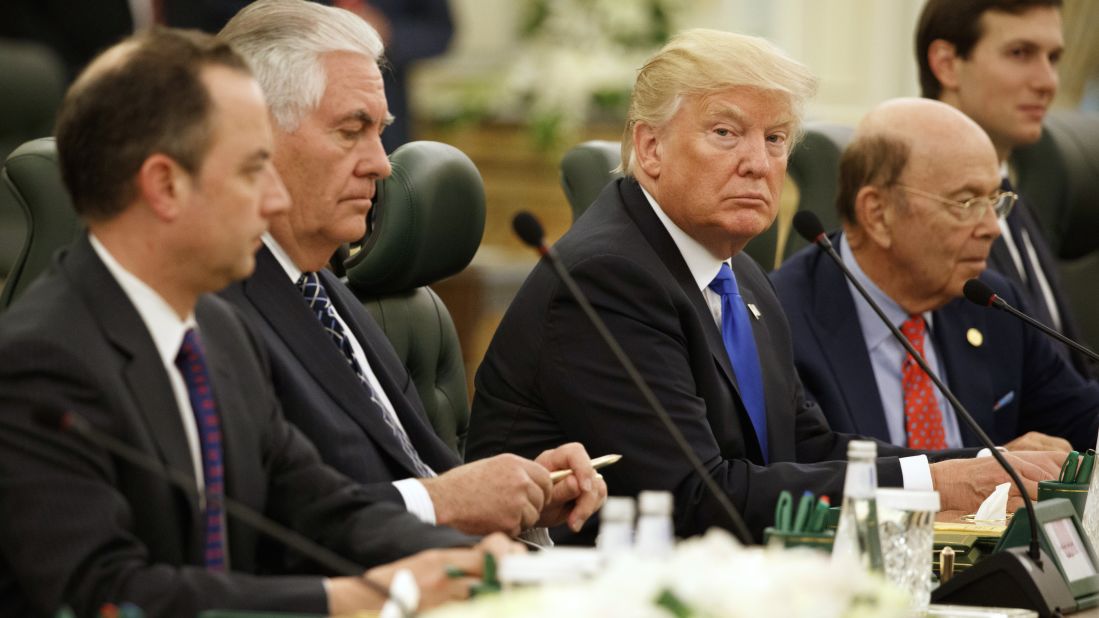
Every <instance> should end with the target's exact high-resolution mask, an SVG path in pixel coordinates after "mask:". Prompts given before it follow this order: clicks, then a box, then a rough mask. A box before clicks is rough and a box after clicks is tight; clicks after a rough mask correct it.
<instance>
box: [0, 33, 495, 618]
mask: <svg viewBox="0 0 1099 618" xmlns="http://www.w3.org/2000/svg"><path fill="white" fill-rule="evenodd" d="M57 143H58V151H59V157H60V161H61V168H62V174H63V177H64V179H65V183H66V186H67V187H68V189H69V191H70V193H71V194H72V197H73V203H74V206H75V208H76V210H77V212H78V214H79V215H80V217H81V218H82V220H83V221H84V223H85V224H86V225H87V234H86V235H84V236H82V237H81V238H80V239H78V240H77V241H76V242H75V244H74V245H73V246H72V247H70V248H69V249H68V250H67V251H66V252H64V253H62V254H61V255H60V256H59V258H58V260H57V262H56V263H55V264H54V266H53V268H52V269H51V271H50V272H49V273H47V274H46V275H44V276H43V277H42V278H41V279H40V280H39V281H38V282H36V283H35V285H34V286H32V288H31V289H29V290H28V291H27V293H26V294H25V295H24V296H23V297H22V298H21V299H20V300H19V302H17V303H15V304H14V305H13V306H12V307H11V308H10V309H9V310H8V311H7V313H5V315H4V316H3V319H0V511H2V514H0V554H2V559H0V590H3V594H2V595H0V614H3V615H19V616H27V615H43V616H44V615H53V614H54V612H56V611H57V609H58V607H59V606H62V605H70V606H71V607H72V608H73V609H74V610H75V611H76V613H77V614H78V615H93V614H94V613H95V612H96V611H97V610H98V608H99V607H100V606H101V605H102V604H104V603H121V602H132V603H135V604H137V605H138V606H140V607H142V608H143V609H144V610H145V612H146V614H147V615H150V616H194V615H196V614H197V613H199V612H200V611H202V610H204V609H210V608H228V609H231V608H242V609H256V610H280V611H297V612H308V613H336V614H338V613H345V612H350V611H353V610H356V609H364V608H377V607H379V606H380V605H381V602H382V601H383V599H382V598H380V597H379V596H378V595H377V594H376V593H375V592H373V591H372V590H371V589H370V588H369V587H368V586H367V585H366V584H365V583H364V582H363V580H362V579H361V578H360V577H334V578H329V579H325V578H324V577H321V576H315V575H314V576H307V575H293V576H290V575H259V574H261V573H263V574H266V573H271V572H273V571H275V570H276V569H277V568H278V564H277V563H274V562H273V561H272V560H270V559H265V558H266V557H267V556H268V555H269V554H270V553H271V551H270V550H271V549H273V548H275V546H274V545H271V541H270V540H263V539H261V538H260V536H259V534H258V532H257V531H256V530H255V529H253V528H252V527H250V526H248V525H246V524H243V523H241V522H240V521H238V520H236V519H235V518H233V517H231V516H228V515H227V513H226V510H225V507H224V504H223V498H231V499H234V500H236V501H238V502H240V503H243V504H244V505H246V506H248V507H251V508H252V509H254V510H256V511H259V512H261V513H263V514H265V515H266V516H268V517H270V518H272V519H274V520H276V521H278V522H281V523H282V524H284V525H286V526H289V527H291V528H293V529H295V530H296V531H298V532H299V533H301V534H304V535H306V536H308V537H310V538H311V539H313V540H314V541H315V542H317V543H320V544H322V545H325V546H326V547H328V548H329V549H331V550H333V551H336V552H339V553H341V554H343V555H345V556H347V557H348V558H350V559H352V560H355V561H357V562H359V563H361V564H363V565H366V566H369V567H374V568H371V569H370V570H369V571H367V573H366V575H367V576H368V577H370V578H371V579H373V580H375V581H377V582H379V583H381V584H382V585H387V584H388V580H389V579H390V578H391V577H392V575H393V573H394V571H395V570H396V569H398V568H409V569H411V570H412V572H413V574H414V576H415V577H416V579H417V581H418V582H419V583H420V585H421V587H422V589H423V592H424V593H425V595H426V596H425V601H426V604H429V605H430V604H434V603H439V602H441V601H444V600H446V599H450V598H457V597H462V596H465V595H466V594H468V585H469V583H470V580H469V579H467V578H461V579H460V580H458V581H457V582H451V581H449V580H447V578H446V576H445V574H444V571H445V567H446V565H447V564H451V565H455V566H459V567H461V568H464V569H469V570H470V572H471V573H476V571H477V568H478V567H477V565H478V563H479V562H480V560H481V559H482V552H481V551H480V550H473V549H451V550H445V551H435V552H431V553H419V554H416V555H414V556H412V557H410V558H405V559H402V557H404V556H408V555H410V554H413V553H415V552H418V551H420V550H423V549H426V548H430V547H447V546H455V547H458V546H469V545H472V544H474V543H475V542H476V539H473V538H471V537H468V536H465V535H463V534H460V533H458V532H455V531H453V530H449V529H447V528H442V527H439V528H436V527H433V526H427V525H424V524H423V523H421V522H420V521H418V520H416V519H415V518H414V517H411V516H410V515H408V514H407V513H405V512H404V510H403V509H399V508H395V507H393V506H391V505H388V504H384V503H378V502H375V501H374V500H372V499H371V498H370V497H369V496H367V495H366V494H365V493H364V492H362V491H361V490H360V489H359V487H358V485H357V484H355V483H354V482H353V481H351V480H350V479H348V478H346V477H345V476H343V475H341V474H339V473H337V472H336V471H335V470H332V469H331V468H329V467H327V466H325V465H323V464H322V463H321V461H320V458H319V457H318V456H317V453H316V451H315V450H314V448H313V446H312V445H311V444H310V443H309V442H308V440H306V439H305V438H304V437H302V435H301V434H300V433H299V432H298V431H297V430H296V429H294V428H293V427H292V426H291V425H290V424H289V423H287V422H286V421H285V420H284V418H283V417H282V414H281V412H280V410H279V406H278V402H277V399H276V398H275V395H274V393H273V391H272V389H271V385H270V377H269V373H268V372H267V367H266V364H265V362H266V361H265V360H264V357H263V353H262V350H261V347H260V345H259V343H258V342H257V340H256V338H255V337H254V335H253V334H252V333H251V332H250V331H249V330H248V329H247V328H246V327H245V325H244V323H243V322H242V321H241V320H240V318H239V317H238V316H237V315H236V313H235V312H234V311H233V310H232V308H231V307H229V306H228V305H227V304H226V303H224V302H223V301H221V300H219V299H217V298H216V297H213V296H211V295H210V294H209V293H210V292H212V291H214V290H217V289H220V288H222V287H224V286H225V285H227V284H228V283H230V282H231V281H233V280H236V279H239V278H241V277H244V276H247V275H248V274H249V273H250V272H251V271H252V268H253V265H254V252H255V250H256V248H257V247H258V246H259V243H260V237H261V235H262V234H263V233H264V231H265V230H266V229H267V224H268V220H269V219H270V218H271V217H272V216H274V215H276V214H278V213H281V212H285V210H286V209H287V207H288V205H289V201H288V199H287V196H286V191H285V189H284V187H283V186H282V184H281V182H280V180H279V178H278V175H277V174H276V172H275V170H274V169H273V167H272V163H271V155H272V152H273V147H274V144H273V141H272V137H271V129H270V126H269V124H268V120H267V114H266V107H265V103H264V99H263V95H262V92H261V91H260V89H259V86H258V85H257V84H256V82H255V81H254V80H253V79H252V77H251V74H250V71H249V69H248V67H247V65H246V64H245V63H244V61H243V60H242V59H241V58H240V57H239V56H237V55H236V54H235V52H233V51H232V50H231V48H229V46H227V45H226V44H224V43H222V42H220V41H217V40H216V39H214V38H213V37H210V36H207V35H199V34H195V33H186V32H176V31H168V30H154V31H152V32H150V33H147V34H144V35H141V36H138V37H136V38H133V39H130V40H127V41H125V42H123V43H121V44H119V45H117V46H115V47H113V48H111V49H109V50H108V51H106V52H105V53H104V54H103V55H102V56H100V57H99V58H98V59H97V60H96V61H95V62H93V64H92V65H91V66H90V67H89V68H88V69H87V71H86V72H84V73H83V74H82V76H81V77H80V78H79V79H78V80H77V81H76V83H75V84H74V85H73V87H72V89H71V90H70V91H69V93H68V95H67V97H66V100H65V103H64V104H63V107H62V111H61V115H60V119H59V121H58V126H57ZM42 410H45V411H47V413H50V414H55V413H60V412H71V413H75V414H77V415H79V416H80V417H82V418H83V419H84V420H85V421H86V422H87V423H88V424H89V425H90V426H92V427H94V428H95V429H97V430H98V431H100V432H103V433H105V434H107V435H108V436H109V437H110V438H112V439H114V440H117V441H120V442H122V443H124V444H127V445H129V446H130V447H132V448H134V449H136V450H138V451H140V452H142V453H143V454H145V455H146V456H148V457H150V458H152V459H154V460H157V461H159V462H161V463H162V464H163V465H164V466H165V467H166V468H169V469H171V470H173V471H175V472H177V473H180V474H183V475H185V476H187V477H191V478H193V479H194V480H195V483H196V486H197V488H198V489H199V491H198V495H195V494H194V493H192V492H187V491H184V490H182V489H180V488H178V487H176V486H174V485H172V484H170V483H168V482H167V481H165V480H164V479H163V478H161V477H160V476H159V475H155V474H151V473H149V472H146V471H145V470H143V469H141V468H139V467H137V466H135V465H133V464H131V463H130V462H128V461H126V460H124V459H122V458H119V457H117V456H115V455H114V454H113V452H112V451H111V450H110V449H107V448H105V447H103V446H101V444H102V443H101V442H99V441H97V440H91V439H86V438H85V437H83V435H81V434H80V433H79V432H74V431H65V430H64V429H62V428H59V427H49V426H43V425H42V424H39V423H38V422H36V417H37V416H39V415H40V414H41V411H42ZM485 543H489V544H492V545H494V546H496V548H497V549H502V548H504V547H507V546H509V545H510V544H509V543H508V542H507V541H506V540H505V539H503V538H501V537H495V538H493V539H491V540H486V541H485ZM395 560H396V561H397V562H393V563H392V564H383V563H388V562H391V561H395ZM378 565H381V566H378ZM463 580H464V581H463Z"/></svg>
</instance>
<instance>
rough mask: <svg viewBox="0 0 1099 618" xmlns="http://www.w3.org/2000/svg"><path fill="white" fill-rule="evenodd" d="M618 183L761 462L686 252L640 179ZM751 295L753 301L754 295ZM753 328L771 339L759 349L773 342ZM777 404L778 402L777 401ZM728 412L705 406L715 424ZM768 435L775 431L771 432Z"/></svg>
mask: <svg viewBox="0 0 1099 618" xmlns="http://www.w3.org/2000/svg"><path fill="white" fill-rule="evenodd" d="M619 186H620V187H621V195H622V203H623V204H624V205H625V207H626V212H627V214H628V215H629V217H630V218H631V219H632V220H633V221H634V223H635V224H636V225H637V227H638V229H639V230H640V231H641V233H642V235H643V236H644V237H645V239H646V240H647V241H648V242H649V244H650V245H651V246H652V247H653V250H654V251H655V252H656V254H657V255H658V256H659V257H660V259H661V261H662V262H663V263H664V265H665V266H666V267H667V268H668V272H669V273H670V274H671V276H672V277H673V278H674V279H675V281H676V283H677V284H678V285H679V287H680V289H681V290H682V291H683V293H684V294H686V295H687V298H688V299H689V300H690V302H691V306H692V307H693V308H694V310H695V314H696V318H697V319H698V321H699V322H700V323H701V324H702V329H703V331H704V332H705V334H706V343H707V347H708V348H709V350H710V355H711V356H712V357H713V360H714V364H715V365H717V367H718V368H719V371H720V373H721V375H722V376H724V378H725V381H726V383H727V384H728V386H729V389H730V390H731V391H732V392H733V393H734V394H735V396H736V400H737V402H738V404H739V405H738V406H737V410H736V414H737V421H738V422H739V427H740V431H742V432H744V433H745V434H746V436H750V437H745V438H744V442H743V444H744V448H746V449H747V450H748V452H749V453H750V454H751V457H752V459H753V460H755V461H760V462H761V461H762V460H763V458H762V452H761V450H760V448H759V438H758V436H757V435H756V434H755V430H754V428H753V426H752V421H751V419H750V418H749V417H748V412H747V408H746V407H745V406H744V400H743V399H742V398H741V396H740V389H739V387H738V386H737V383H736V374H735V373H734V372H733V365H732V361H730V360H729V353H728V352H727V351H726V350H725V342H724V340H723V339H722V338H721V330H720V329H719V328H718V325H717V323H716V322H715V320H714V316H713V313H712V312H711V311H710V306H709V305H708V304H707V303H706V298H705V297H704V296H703V295H702V290H700V289H698V286H697V284H696V283H695V279H694V277H693V276H691V271H690V269H689V268H688V267H687V263H686V261H684V260H683V255H682V254H681V253H680V252H679V247H677V246H676V244H675V241H674V240H672V237H671V235H669V234H668V230H667V229H666V228H665V227H664V225H663V223H661V222H660V219H658V218H657V216H656V213H654V212H653V210H652V207H651V206H650V205H649V202H648V200H646V199H645V195H644V194H643V193H642V192H641V189H640V186H639V185H638V184H637V182H636V181H632V180H626V181H621V183H620V185H619ZM749 259H750V258H749ZM736 261H737V260H736V258H734V263H735V262H736ZM738 282H739V277H738ZM742 292H743V287H742ZM752 298H753V300H754V296H753V297H752ZM749 302H751V301H749ZM759 321H760V320H753V322H759ZM752 331H753V336H758V335H761V333H762V336H764V337H765V338H768V341H767V343H763V342H761V341H760V339H758V338H757V339H756V348H757V350H762V349H763V348H762V347H761V346H763V345H769V344H770V341H769V337H768V334H767V333H766V327H765V326H761V325H757V324H753V325H752ZM761 356H762V355H761ZM760 362H761V370H766V369H768V368H767V367H763V366H762V362H763V361H762V359H761V361H760ZM763 383H764V401H765V402H766V403H765V405H767V406H770V405H772V402H773V401H774V398H775V397H776V396H778V394H777V393H774V392H769V391H768V385H769V381H768V380H767V379H766V374H764V380H763ZM774 405H779V404H778V403H775V404H774ZM726 414H728V411H726V410H722V409H717V408H716V407H707V409H706V415H707V418H708V419H709V422H710V425H711V426H712V427H721V426H724V425H727V424H728V419H727V418H723V416H724V415H726ZM771 416H772V415H770V414H768V415H767V417H768V421H767V423H768V425H767V427H768V430H769V432H770V430H771V429H772V427H773V428H774V430H775V431H776V432H781V431H786V428H785V427H782V426H773V425H772V421H771V420H770V417H771ZM780 425H781V424H780ZM769 435H776V434H774V433H769ZM779 435H782V434H779ZM785 435H789V434H785ZM768 442H769V444H768V447H770V443H771V442H774V440H771V439H769V440H768ZM775 456H777V455H776V454H775V453H772V458H773V457H775Z"/></svg>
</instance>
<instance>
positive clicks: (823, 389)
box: [771, 99, 1099, 451]
mask: <svg viewBox="0 0 1099 618" xmlns="http://www.w3.org/2000/svg"><path fill="white" fill-rule="evenodd" d="M998 167H999V166H998V164H997V160H996V151H995V149H994V148H993V143H992V142H991V141H990V140H989V138H988V136H987V135H986V134H985V132H984V131H983V130H981V128H980V127H979V126H978V125H977V124H976V123H975V122H973V121H972V120H971V119H970V118H969V117H967V116H966V115H965V114H962V113H961V112H959V111H958V110H956V109H954V108H952V107H950V106H949V105H946V104H943V103H940V102H938V101H931V100H927V99H898V100H894V101H888V102H886V103H884V104H882V105H880V106H878V107H877V108H875V109H874V110H873V111H871V112H870V113H869V114H867V115H866V117H865V118H864V119H863V121H862V122H861V123H860V124H859V126H858V128H857V129H856V131H855V135H854V139H853V141H852V143H851V145H850V146H848V148H847V151H846V152H845V153H844V155H843V158H842V160H841V162H840V193H839V197H838V201H837V204H838V206H839V210H840V217H841V219H842V221H843V232H842V233H837V234H836V235H835V236H834V238H833V239H832V244H833V245H835V246H836V247H837V249H838V251H839V252H840V255H841V256H843V258H844V262H846V264H847V265H848V266H849V267H850V268H851V270H852V271H853V272H854V273H855V277H856V278H857V279H859V280H860V281H861V282H862V283H863V285H864V286H865V287H866V288H867V289H868V290H869V291H870V293H871V296H873V297H874V298H875V300H876V301H877V302H878V303H879V304H880V305H881V307H882V308H883V310H884V311H885V313H886V315H887V316H889V318H890V320H891V321H892V322H893V323H894V325H895V326H897V327H898V328H900V329H901V330H902V331H903V332H905V334H906V335H908V336H909V339H911V340H912V341H913V344H914V345H916V347H917V349H922V350H923V353H924V355H925V356H926V358H927V359H928V362H929V363H930V364H931V366H932V367H933V368H934V369H935V370H936V374H938V375H939V376H940V377H942V378H943V380H944V381H945V382H946V383H947V384H948V385H949V386H950V388H951V389H952V390H953V391H954V393H955V395H957V397H958V399H959V400H960V401H961V402H962V404H963V405H965V407H966V409H967V410H969V412H970V413H972V414H973V415H974V417H975V418H976V419H977V422H978V423H979V424H980V425H981V426H982V428H983V429H984V430H985V432H986V433H988V435H989V436H990V437H991V438H992V439H993V440H994V441H996V443H998V444H1005V445H1006V446H1007V447H1008V448H1009V449H1012V450H1035V449H1050V450H1060V451H1068V450H1069V447H1070V443H1071V446H1072V447H1073V448H1076V449H1079V450H1084V449H1088V448H1092V447H1094V445H1095V439H1096V434H1097V433H1099V385H1096V384H1095V383H1094V382H1089V381H1085V380H1084V379H1083V378H1082V377H1080V375H1079V374H1078V373H1077V372H1076V371H1075V370H1074V369H1073V368H1072V367H1071V366H1070V365H1069V364H1068V363H1067V361H1066V360H1065V359H1063V358H1062V357H1061V356H1060V355H1058V354H1057V352H1056V351H1055V350H1054V348H1053V346H1052V344H1051V343H1050V342H1049V340H1048V339H1047V338H1046V337H1045V335H1043V334H1042V333H1039V332H1037V331H1036V330H1034V329H1033V328H1031V327H1029V326H1027V325H1026V324H1024V323H1022V322H1021V321H1019V320H1018V319H1016V318H1014V317H1012V316H1010V315H1007V314H1004V313H1000V312H996V311H993V310H991V309H988V308H985V307H978V306H977V305H974V304H973V303H970V302H969V301H967V300H965V299H964V298H963V297H962V286H963V285H964V284H965V282H966V281H967V280H968V279H971V278H974V277H978V276H980V277H981V278H982V279H983V280H985V281H986V282H987V283H988V284H989V285H990V286H991V287H992V288H993V289H994V290H996V291H997V292H998V293H999V294H1001V295H1003V297H1004V298H1005V299H1007V300H1008V302H1009V303H1011V304H1012V305H1016V306H1021V307H1026V306H1027V305H1026V302H1025V300H1022V299H1019V298H1017V296H1018V292H1017V290H1016V289H1015V287H1014V286H1013V285H1011V284H1009V283H1008V282H1007V280H1006V279H1005V278H1004V277H1002V276H1001V275H999V274H998V273H994V272H985V265H986V260H987V259H988V253H989V249H990V247H991V246H992V243H993V242H994V241H995V240H996V238H997V237H998V236H999V234H1000V227H999V225H998V223H999V221H1001V220H1003V218H1004V217H1005V216H1008V213H1009V212H1010V210H1011V207H1012V206H1013V205H1014V203H1015V196H1014V194H1012V193H1008V192H1004V191H1002V190H1001V189H1000V175H999V171H998ZM982 273H983V274H982ZM771 278H772V281H774V284H775V288H776V290H777V291H778V296H779V299H780V300H781V301H782V305H783V308H784V309H785V310H786V315H787V317H788V318H789V321H790V328H791V331H792V332H793V333H794V360H795V363H796V365H797V368H798V373H799V374H800V375H801V380H802V383H804V384H805V389H806V392H807V393H808V395H809V397H810V398H812V399H814V400H816V402H817V403H818V404H820V407H821V409H822V410H823V411H824V415H825V416H826V417H827V418H828V422H829V424H830V425H831V426H832V428H833V429H835V430H837V431H844V432H851V433H858V434H862V435H867V436H873V437H875V438H878V439H880V440H884V441H886V442H891V443H893V444H897V445H900V446H910V447H913V448H924V449H941V448H957V447H961V446H979V445H980V444H979V443H978V442H977V439H976V437H975V436H974V435H973V432H972V431H971V430H970V429H969V428H968V427H966V426H965V425H964V424H962V423H961V422H960V421H959V420H958V419H957V418H956V416H955V411H954V409H953V408H952V407H951V405H950V402H948V401H946V399H945V398H944V397H943V396H942V394H941V393H939V392H938V390H937V389H935V388H934V387H933V386H932V385H931V384H930V382H929V381H928V379H927V378H926V376H924V374H923V372H922V371H921V370H920V369H919V368H918V367H916V366H914V364H913V361H912V360H911V358H910V357H908V355H907V354H906V353H905V351H904V349H903V347H902V346H901V344H900V343H899V342H897V341H896V340H895V339H894V338H893V337H892V336H891V335H890V333H889V331H888V329H887V328H886V327H885V325H883V324H882V323H881V321H880V320H879V319H878V316H877V315H876V314H875V313H874V312H873V311H872V310H871V308H870V305H869V304H867V303H866V301H865V300H863V299H862V297H861V296H859V295H858V294H857V293H856V292H855V290H854V289H853V287H852V286H850V285H849V284H848V283H847V281H846V280H845V279H844V277H843V274H842V272H841V271H840V270H839V268H838V267H837V266H836V265H835V263H834V262H833V261H832V260H831V259H830V258H829V257H828V256H827V255H825V254H824V253H823V252H822V251H820V249H819V248H817V247H815V246H813V247H807V248H806V249H803V250H802V251H801V252H799V253H798V254H796V255H794V256H793V257H791V258H790V259H789V260H787V261H786V263H784V264H783V265H782V268H780V269H779V270H778V271H776V272H774V273H772V275H771ZM921 402H922V403H921ZM1051 436H1056V437H1051Z"/></svg>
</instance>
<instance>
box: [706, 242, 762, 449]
mask: <svg viewBox="0 0 1099 618" xmlns="http://www.w3.org/2000/svg"><path fill="white" fill-rule="evenodd" d="M710 289H711V290H713V291H714V292H716V293H717V294H718V296H721V339H722V341H724V342H725V352H726V353H727V354H728V355H729V361H730V362H732V364H733V373H734V374H736V385H737V389H738V390H739V391H740V399H741V400H742V401H743V402H744V407H745V408H747V410H748V418H749V419H751V420H752V427H754V428H755V430H756V437H757V438H759V450H760V452H761V453H763V463H767V462H768V459H769V458H768V456H767V406H766V404H765V403H764V401H763V372H762V370H761V369H760V367H759V353H758V352H757V351H756V340H755V338H754V337H753V336H752V324H751V322H749V318H748V308H747V307H746V306H745V304H744V299H743V298H742V297H741V296H740V290H739V289H738V288H737V285H736V276H734V275H733V269H731V268H729V265H728V264H722V265H721V271H720V272H718V273H717V277H714V280H713V281H711V282H710Z"/></svg>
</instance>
